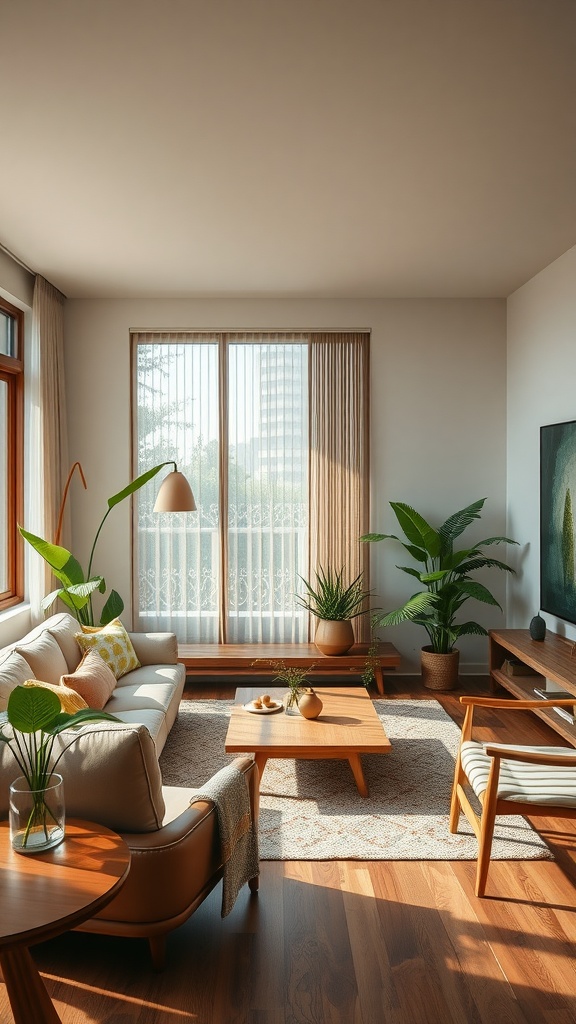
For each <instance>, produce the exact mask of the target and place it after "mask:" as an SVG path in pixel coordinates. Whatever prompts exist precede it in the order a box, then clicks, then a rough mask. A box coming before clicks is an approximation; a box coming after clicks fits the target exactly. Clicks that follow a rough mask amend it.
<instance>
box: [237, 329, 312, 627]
mask: <svg viewBox="0 0 576 1024" xmlns="http://www.w3.org/2000/svg"><path fill="white" fill-rule="evenodd" d="M308 351H309V348H308V338H307V336H304V335H297V334H292V335H286V334H283V335H279V334H258V335H250V334H243V335H242V334H234V335H228V336H227V344H226V352H227V361H226V362H227V376H228V381H227V384H228V386H227V391H226V393H227V394H228V402H226V403H225V406H226V412H227V416H226V432H224V431H223V436H224V437H226V438H227V455H226V459H225V462H226V466H227V470H226V468H225V469H224V473H225V479H226V481H227V483H226V488H225V492H224V494H225V499H224V500H225V502H226V506H225V509H224V511H223V516H222V519H223V523H227V524H228V525H227V530H226V538H225V550H226V565H225V568H224V572H223V578H224V579H226V580H227V581H228V587H227V594H226V606H227V607H226V616H225V635H226V637H227V639H228V641H229V642H231V643H242V642H250V641H252V642H264V643H273V642H291V643H296V642H298V641H301V640H305V639H306V628H307V623H306V616H305V615H304V614H302V612H301V611H300V609H299V607H298V605H297V602H296V591H297V590H298V589H299V588H298V575H304V574H305V573H306V571H307V555H308V551H307V548H308V544H307V533H308ZM223 447H224V446H223Z"/></svg>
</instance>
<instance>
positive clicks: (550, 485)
mask: <svg viewBox="0 0 576 1024" xmlns="http://www.w3.org/2000/svg"><path fill="white" fill-rule="evenodd" d="M575 501H576V421H572V422H569V423H552V424H548V425H547V426H544V427H541V428H540V607H541V608H542V610H543V611H546V612H551V614H552V615H557V616H558V617H559V618H561V619H566V620H567V621H568V622H576V563H575V536H574V534H575V528H574V503H575Z"/></svg>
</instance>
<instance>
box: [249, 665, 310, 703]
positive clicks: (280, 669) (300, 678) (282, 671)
mask: <svg viewBox="0 0 576 1024" xmlns="http://www.w3.org/2000/svg"><path fill="white" fill-rule="evenodd" d="M253 664H254V665H257V664H261V665H270V667H271V668H273V669H274V671H275V673H276V674H275V676H274V678H273V680H272V682H273V683H276V682H278V683H285V684H286V686H287V687H288V689H289V693H288V700H287V702H286V707H287V708H293V707H294V705H296V707H298V702H299V700H300V697H301V696H302V694H303V693H304V692H305V690H306V687H305V686H303V683H304V682H305V680H306V679H307V678H308V676H309V675H310V672H311V671H312V669H313V668H314V662H313V663H312V664H311V665H308V666H307V667H306V668H299V667H298V666H296V665H286V663H285V662H284V661H281V660H279V659H277V658H256V660H255V661H254V662H253Z"/></svg>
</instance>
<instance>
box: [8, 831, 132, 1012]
mask: <svg viewBox="0 0 576 1024" xmlns="http://www.w3.org/2000/svg"><path fill="white" fill-rule="evenodd" d="M129 868H130V851H129V849H128V847H127V845H126V843H125V842H124V840H123V839H122V838H121V837H120V836H119V835H117V834H116V833H115V832H112V831H111V830H110V829H108V828H104V826H102V825H96V824H93V823H92V822H89V821H78V820H71V821H67V822H66V835H65V837H64V840H63V842H62V843H60V845H59V846H56V847H54V849H52V850H48V851H47V852H46V853H35V854H21V853H15V852H14V850H13V849H12V847H11V844H10V830H9V826H8V822H7V821H1V822H0V907H1V908H2V912H1V914H0V965H1V967H2V974H3V977H4V982H5V984H6V989H7V992H8V997H9V999H10V1005H11V1007H12V1013H13V1015H14V1020H15V1022H16V1024H32V1022H34V1024H58V1022H59V1021H60V1017H59V1016H58V1014H57V1013H56V1010H55V1008H54V1004H53V1003H52V1000H51V999H50V996H49V995H48V992H47V991H46V988H45V986H44V982H43V981H42V978H41V977H40V974H39V973H38V969H37V967H36V964H35V963H34V960H33V959H32V956H31V954H30V952H29V948H28V947H29V946H33V945H34V944H35V943H37V942H44V941H45V940H46V939H51V938H54V936H56V935H60V934H61V933H62V932H65V931H68V930H69V929H70V928H74V927H75V926H76V925H77V924H80V923H81V922H82V921H87V920H88V918H90V917H92V915H93V914H95V913H96V912H97V911H98V910H100V908H101V907H104V906H106V904H107V903H109V902H110V901H111V900H112V899H113V898H114V896H115V895H116V893H117V892H118V890H119V889H120V888H121V886H122V885H123V884H124V881H125V879H126V877H127V875H128V871H129Z"/></svg>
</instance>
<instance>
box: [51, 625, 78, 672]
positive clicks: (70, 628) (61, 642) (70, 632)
mask: <svg viewBox="0 0 576 1024" xmlns="http://www.w3.org/2000/svg"><path fill="white" fill-rule="evenodd" d="M44 628H45V629H48V632H49V633H51V634H52V636H53V637H54V639H55V640H56V641H57V643H58V646H59V647H60V649H61V651H62V654H63V655H64V657H65V659H66V664H67V666H68V672H74V670H75V669H76V667H77V666H78V663H79V661H80V659H81V657H82V651H81V650H80V648H79V646H78V643H77V641H76V637H75V635H74V634H75V633H77V632H78V620H77V619H75V618H74V616H73V615H69V614H68V612H61V613H60V614H59V615H52V616H51V617H50V618H49V619H46V622H45V623H44Z"/></svg>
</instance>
